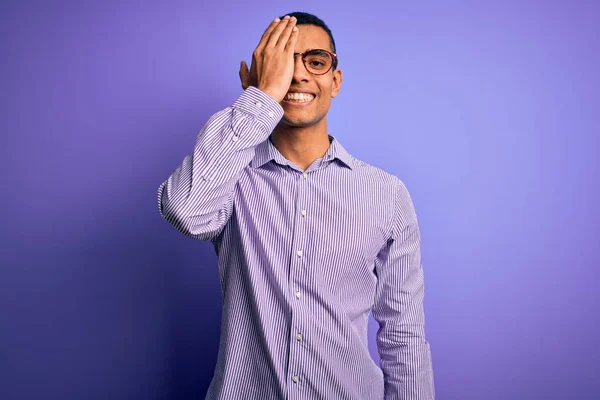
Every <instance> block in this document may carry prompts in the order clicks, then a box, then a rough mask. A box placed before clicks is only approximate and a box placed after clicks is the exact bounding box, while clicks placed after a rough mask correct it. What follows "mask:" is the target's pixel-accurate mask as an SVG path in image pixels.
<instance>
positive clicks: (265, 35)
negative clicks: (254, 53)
mask: <svg viewBox="0 0 600 400" xmlns="http://www.w3.org/2000/svg"><path fill="white" fill-rule="evenodd" d="M280 22H281V20H280V19H279V18H275V19H274V20H273V21H272V22H271V23H270V24H269V26H268V27H267V29H266V30H265V32H264V33H263V35H262V37H261V38H260V41H259V42H258V45H257V46H256V47H257V49H262V48H263V47H265V45H266V44H267V41H268V40H269V37H270V36H271V32H273V29H275V28H276V27H277V26H278V25H279V23H280Z"/></svg>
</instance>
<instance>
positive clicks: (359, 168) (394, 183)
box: [351, 155, 406, 191]
mask: <svg viewBox="0 0 600 400" xmlns="http://www.w3.org/2000/svg"><path fill="white" fill-rule="evenodd" d="M351 157H352V161H353V165H354V168H355V171H356V173H357V175H358V176H361V177H363V178H366V179H367V180H368V181H369V182H371V183H372V184H374V185H376V186H381V187H386V188H389V189H392V190H394V191H397V190H406V185H405V183H404V181H403V180H402V179H401V178H400V177H399V176H398V175H397V174H394V173H393V172H390V171H388V170H386V169H384V168H383V167H380V166H376V165H374V164H373V163H370V162H368V161H365V160H363V159H360V158H358V157H356V156H354V155H352V156H351Z"/></svg>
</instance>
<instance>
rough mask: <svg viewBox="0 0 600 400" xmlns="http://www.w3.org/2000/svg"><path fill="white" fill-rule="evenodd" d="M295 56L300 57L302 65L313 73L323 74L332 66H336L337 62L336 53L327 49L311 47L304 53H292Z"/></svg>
mask: <svg viewBox="0 0 600 400" xmlns="http://www.w3.org/2000/svg"><path fill="white" fill-rule="evenodd" d="M296 56H301V57H302V62H303V63H304V67H305V68H306V70H307V71H308V72H310V73H311V74H313V75H325V74H326V73H328V72H329V70H331V68H332V67H333V68H336V67H337V63H338V59H337V55H336V54H334V53H332V52H330V51H328V50H322V49H313V50H309V51H307V52H304V53H294V58H296Z"/></svg>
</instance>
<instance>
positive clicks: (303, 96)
mask: <svg viewBox="0 0 600 400" xmlns="http://www.w3.org/2000/svg"><path fill="white" fill-rule="evenodd" d="M314 98H315V96H314V95H312V94H309V93H288V94H286V95H285V100H293V101H298V102H305V101H311V100H312V99H314Z"/></svg>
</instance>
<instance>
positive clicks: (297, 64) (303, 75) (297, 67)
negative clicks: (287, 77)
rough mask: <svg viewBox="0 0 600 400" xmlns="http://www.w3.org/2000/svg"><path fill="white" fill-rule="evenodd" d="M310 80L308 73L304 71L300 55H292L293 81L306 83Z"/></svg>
mask: <svg viewBox="0 0 600 400" xmlns="http://www.w3.org/2000/svg"><path fill="white" fill-rule="evenodd" d="M309 78H310V73H309V72H308V71H307V70H306V67H305V66H304V62H303V61H302V55H300V54H294V81H296V82H300V81H307V80H308V79H309Z"/></svg>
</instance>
